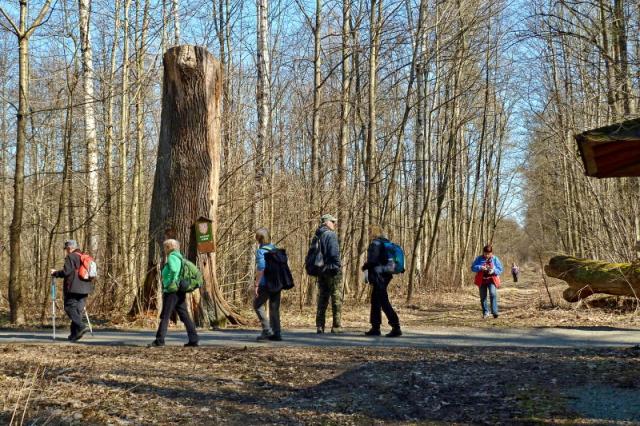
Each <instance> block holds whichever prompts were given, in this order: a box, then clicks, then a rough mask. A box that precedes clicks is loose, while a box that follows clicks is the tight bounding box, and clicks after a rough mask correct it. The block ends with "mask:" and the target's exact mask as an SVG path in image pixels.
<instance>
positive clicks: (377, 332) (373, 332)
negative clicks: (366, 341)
mask: <svg viewBox="0 0 640 426" xmlns="http://www.w3.org/2000/svg"><path fill="white" fill-rule="evenodd" d="M381 334H382V333H380V329H379V328H371V330H369V331H365V332H364V335H365V336H380V335H381Z"/></svg>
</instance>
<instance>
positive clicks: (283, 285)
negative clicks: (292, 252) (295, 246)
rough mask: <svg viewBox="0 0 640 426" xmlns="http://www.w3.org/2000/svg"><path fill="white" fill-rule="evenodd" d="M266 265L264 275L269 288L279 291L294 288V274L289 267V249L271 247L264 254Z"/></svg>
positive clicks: (272, 290) (273, 291) (272, 291)
mask: <svg viewBox="0 0 640 426" xmlns="http://www.w3.org/2000/svg"><path fill="white" fill-rule="evenodd" d="M264 260H265V263H266V267H265V269H264V277H265V280H266V282H267V290H269V292H271V293H277V292H279V291H280V290H289V289H292V288H293V285H294V284H293V275H292V274H291V269H289V260H288V258H287V251H286V250H284V249H278V248H274V249H269V250H267V251H266V253H265V254H264Z"/></svg>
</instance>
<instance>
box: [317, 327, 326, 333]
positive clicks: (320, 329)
mask: <svg viewBox="0 0 640 426" xmlns="http://www.w3.org/2000/svg"><path fill="white" fill-rule="evenodd" d="M323 333H324V327H318V328H316V334H323Z"/></svg>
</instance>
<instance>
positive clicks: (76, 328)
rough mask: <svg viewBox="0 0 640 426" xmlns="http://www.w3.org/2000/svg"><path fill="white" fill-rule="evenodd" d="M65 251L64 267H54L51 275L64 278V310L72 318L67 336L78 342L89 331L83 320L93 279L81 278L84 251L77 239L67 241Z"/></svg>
mask: <svg viewBox="0 0 640 426" xmlns="http://www.w3.org/2000/svg"><path fill="white" fill-rule="evenodd" d="M64 252H65V253H66V256H65V259H64V267H63V269H61V270H56V269H52V270H51V276H52V277H55V278H63V279H64V282H63V285H62V295H63V298H64V311H65V312H66V314H67V316H68V317H69V319H71V334H69V337H67V338H68V339H69V340H70V341H72V342H77V341H78V340H80V339H81V338H82V336H84V334H85V333H86V332H87V331H89V328H88V327H87V326H86V325H85V324H84V322H83V319H82V314H83V313H84V307H85V303H86V299H87V296H88V295H89V294H90V293H91V292H92V291H93V283H92V282H91V280H84V279H81V278H80V274H79V273H78V271H79V269H80V267H81V266H82V260H81V258H80V256H81V255H82V252H81V251H80V249H79V248H78V243H77V242H76V241H75V240H67V241H65V242H64Z"/></svg>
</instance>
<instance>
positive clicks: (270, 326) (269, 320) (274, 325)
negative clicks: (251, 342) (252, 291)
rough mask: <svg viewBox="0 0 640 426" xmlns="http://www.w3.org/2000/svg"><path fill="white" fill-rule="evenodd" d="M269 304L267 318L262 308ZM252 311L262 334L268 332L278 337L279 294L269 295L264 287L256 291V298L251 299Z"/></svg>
mask: <svg viewBox="0 0 640 426" xmlns="http://www.w3.org/2000/svg"><path fill="white" fill-rule="evenodd" d="M267 301H268V302H269V316H268V317H267V313H266V312H265V309H264V306H265V305H266V304H267ZM253 309H254V310H255V311H256V314H257V315H258V319H259V320H260V324H262V331H263V333H267V334H269V332H271V333H273V334H275V335H276V336H279V335H280V332H281V330H280V292H279V291H278V292H276V293H271V292H270V291H269V290H267V289H266V288H264V287H260V288H259V289H258V297H256V298H255V299H253Z"/></svg>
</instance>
